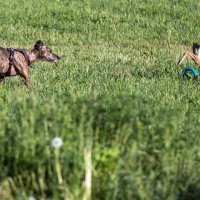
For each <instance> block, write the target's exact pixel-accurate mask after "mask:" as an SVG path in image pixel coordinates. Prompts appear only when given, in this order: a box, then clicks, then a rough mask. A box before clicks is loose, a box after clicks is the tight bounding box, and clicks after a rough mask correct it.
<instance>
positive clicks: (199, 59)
mask: <svg viewBox="0 0 200 200" xmlns="http://www.w3.org/2000/svg"><path fill="white" fill-rule="evenodd" d="M186 57H190V58H191V59H192V60H194V62H195V63H196V64H197V65H198V66H200V45H198V44H197V43H193V45H192V51H189V50H187V51H186V52H185V53H184V54H183V56H182V57H181V58H180V60H179V62H178V64H182V63H183V61H184V59H185V58H186Z"/></svg>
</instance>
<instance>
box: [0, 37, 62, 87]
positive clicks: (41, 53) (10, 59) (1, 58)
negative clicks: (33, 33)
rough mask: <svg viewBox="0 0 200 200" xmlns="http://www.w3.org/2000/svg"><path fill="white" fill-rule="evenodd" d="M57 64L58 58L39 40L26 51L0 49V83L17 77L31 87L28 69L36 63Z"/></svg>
mask: <svg viewBox="0 0 200 200" xmlns="http://www.w3.org/2000/svg"><path fill="white" fill-rule="evenodd" d="M40 60H41V61H48V62H53V63H55V62H57V61H58V60H60V57H59V56H58V55H56V54H55V53H53V52H52V50H51V48H49V47H48V46H46V45H45V44H44V43H43V42H42V41H41V40H38V41H37V42H36V43H35V45H34V47H33V48H31V49H30V50H28V51H25V50H24V49H12V48H2V47H0V82H2V81H3V80H4V78H5V77H10V76H16V75H19V76H21V77H22V79H23V82H24V83H25V85H27V86H28V87H29V86H31V80H30V78H29V73H28V72H29V67H30V65H31V64H33V63H34V62H36V61H40Z"/></svg>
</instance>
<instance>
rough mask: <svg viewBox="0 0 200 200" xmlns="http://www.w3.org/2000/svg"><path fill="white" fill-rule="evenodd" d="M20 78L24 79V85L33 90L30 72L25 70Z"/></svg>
mask: <svg viewBox="0 0 200 200" xmlns="http://www.w3.org/2000/svg"><path fill="white" fill-rule="evenodd" d="M20 76H21V77H22V78H23V82H24V84H25V85H26V86H27V87H29V88H31V87H32V83H31V80H30V78H29V75H28V71H27V70H23V71H22V72H21V73H20Z"/></svg>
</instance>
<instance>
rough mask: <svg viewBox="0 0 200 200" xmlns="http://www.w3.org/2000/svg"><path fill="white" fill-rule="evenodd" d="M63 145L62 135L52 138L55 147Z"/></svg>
mask: <svg viewBox="0 0 200 200" xmlns="http://www.w3.org/2000/svg"><path fill="white" fill-rule="evenodd" d="M62 145H63V141H62V139H61V138H60V137H55V138H53V140H51V146H52V147H54V148H59V147H61V146H62Z"/></svg>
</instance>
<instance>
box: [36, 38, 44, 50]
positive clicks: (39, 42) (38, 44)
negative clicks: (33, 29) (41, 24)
mask: <svg viewBox="0 0 200 200" xmlns="http://www.w3.org/2000/svg"><path fill="white" fill-rule="evenodd" d="M43 45H44V43H43V42H42V40H38V41H37V42H36V43H35V46H34V47H35V48H36V49H37V50H40V49H41V48H42V46H43Z"/></svg>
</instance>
